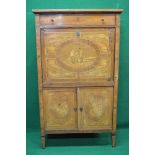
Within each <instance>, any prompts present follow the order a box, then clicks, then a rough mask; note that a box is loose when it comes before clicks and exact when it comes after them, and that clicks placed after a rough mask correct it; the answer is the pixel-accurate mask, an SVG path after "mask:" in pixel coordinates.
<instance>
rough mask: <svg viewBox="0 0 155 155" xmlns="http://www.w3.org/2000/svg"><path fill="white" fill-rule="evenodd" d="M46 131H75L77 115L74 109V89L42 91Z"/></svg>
mask: <svg viewBox="0 0 155 155" xmlns="http://www.w3.org/2000/svg"><path fill="white" fill-rule="evenodd" d="M43 97H44V106H45V107H44V110H45V111H44V114H45V122H46V123H45V128H46V130H55V129H59V130H63V129H75V128H76V124H77V122H76V121H77V120H76V119H77V116H76V115H77V114H76V112H75V111H74V109H75V108H76V107H77V105H76V96H75V90H74V89H51V90H44V91H43Z"/></svg>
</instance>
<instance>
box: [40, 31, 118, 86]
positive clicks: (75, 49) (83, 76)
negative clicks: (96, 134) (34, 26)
mask: <svg viewBox="0 0 155 155" xmlns="http://www.w3.org/2000/svg"><path fill="white" fill-rule="evenodd" d="M114 34H115V29H114V28H79V29H77V28H74V29H54V30H51V29H44V30H42V35H43V37H44V42H42V48H43V56H42V65H43V80H44V83H46V82H47V83H52V82H53V83H54V82H61V83H65V82H72V83H73V82H85V81H87V82H89V81H90V82H93V81H94V82H96V81H105V80H108V81H109V80H111V81H112V80H113V59H114Z"/></svg>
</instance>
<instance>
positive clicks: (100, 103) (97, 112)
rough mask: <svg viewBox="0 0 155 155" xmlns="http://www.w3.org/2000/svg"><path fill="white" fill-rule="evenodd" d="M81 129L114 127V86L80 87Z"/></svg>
mask: <svg viewBox="0 0 155 155" xmlns="http://www.w3.org/2000/svg"><path fill="white" fill-rule="evenodd" d="M78 104H79V114H78V116H79V120H78V123H79V129H90V130H92V129H112V108H113V88H112V87H104V88H103V87H102V88H94V87H93V88H80V89H79V91H78Z"/></svg>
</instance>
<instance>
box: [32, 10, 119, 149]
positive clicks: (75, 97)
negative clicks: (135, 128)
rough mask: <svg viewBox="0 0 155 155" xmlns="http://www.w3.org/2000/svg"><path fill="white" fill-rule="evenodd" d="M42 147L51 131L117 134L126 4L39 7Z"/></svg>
mask: <svg viewBox="0 0 155 155" xmlns="http://www.w3.org/2000/svg"><path fill="white" fill-rule="evenodd" d="M33 12H34V13H35V21H36V46H37V63H38V87H39V107H40V123H41V141H42V147H43V148H44V147H45V137H46V134H60V133H100V132H109V133H111V134H112V146H115V143H116V113H117V94H118V93H117V92H118V68H119V40H120V13H121V12H122V10H111V9H108V10H103V9H99V10H33Z"/></svg>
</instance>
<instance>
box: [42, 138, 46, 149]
mask: <svg viewBox="0 0 155 155" xmlns="http://www.w3.org/2000/svg"><path fill="white" fill-rule="evenodd" d="M45 140H46V137H45V136H42V137H41V147H42V148H43V149H45Z"/></svg>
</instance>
